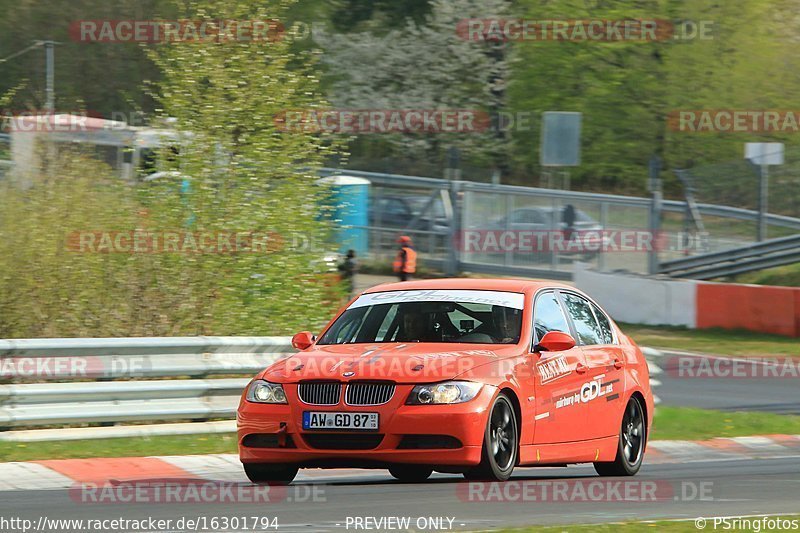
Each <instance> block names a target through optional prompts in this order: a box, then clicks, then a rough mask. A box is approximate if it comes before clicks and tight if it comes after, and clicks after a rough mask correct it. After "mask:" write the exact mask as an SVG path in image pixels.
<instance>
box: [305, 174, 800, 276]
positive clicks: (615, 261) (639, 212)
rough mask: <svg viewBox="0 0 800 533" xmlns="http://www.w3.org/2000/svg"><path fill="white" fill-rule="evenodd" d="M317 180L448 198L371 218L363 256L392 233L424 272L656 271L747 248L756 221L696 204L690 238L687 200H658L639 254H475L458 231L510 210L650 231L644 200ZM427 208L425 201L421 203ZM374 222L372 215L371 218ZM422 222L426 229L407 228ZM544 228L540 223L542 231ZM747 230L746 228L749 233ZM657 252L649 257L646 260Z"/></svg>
mask: <svg viewBox="0 0 800 533" xmlns="http://www.w3.org/2000/svg"><path fill="white" fill-rule="evenodd" d="M320 174H321V175H323V176H329V175H333V174H346V175H352V176H356V177H361V178H365V179H367V180H369V181H370V182H371V184H372V187H371V201H375V200H376V199H386V198H394V199H399V200H403V199H404V198H405V199H409V198H419V197H425V196H426V195H429V194H430V195H431V197H433V196H434V195H435V194H444V195H449V198H450V204H451V205H452V212H451V213H447V217H446V218H445V217H439V218H437V216H439V215H435V214H434V213H431V212H428V213H427V214H426V213H421V212H420V213H413V216H412V215H411V214H410V215H409V216H408V217H404V218H401V220H400V221H399V222H396V223H395V226H396V227H389V226H387V224H386V223H385V220H384V223H383V224H377V223H376V221H374V220H373V221H371V223H370V225H369V226H367V227H366V228H362V229H366V230H367V231H368V232H369V253H370V255H371V257H372V258H373V259H376V260H379V261H384V262H388V261H390V260H391V256H392V254H393V253H394V249H395V247H396V244H395V239H396V237H397V235H399V234H401V233H403V234H407V235H410V236H411V237H412V238H413V239H414V243H415V247H416V248H417V252H418V253H419V255H420V259H421V263H422V264H423V265H425V266H426V267H430V268H435V269H440V270H442V271H444V272H445V273H446V274H449V275H453V274H457V273H462V272H474V273H480V274H494V275H510V276H528V277H547V278H551V279H571V277H572V275H573V262H574V261H576V260H577V261H581V262H585V263H590V264H592V266H593V267H594V268H596V269H597V270H599V271H615V270H628V271H631V272H636V273H641V274H648V273H650V274H652V273H656V271H657V270H658V266H659V264H664V263H668V262H671V261H673V260H680V259H682V258H684V257H685V256H687V255H689V254H705V253H708V252H713V253H717V252H722V251H725V250H733V249H738V248H741V247H747V246H749V245H751V244H753V242H754V241H755V232H754V230H753V228H755V227H756V225H757V224H758V221H759V213H758V211H755V210H752V209H746V208H742V207H730V206H723V205H714V204H708V203H698V204H696V205H695V206H694V207H695V208H696V210H697V212H698V213H699V215H700V216H702V217H704V218H705V217H708V218H709V219H710V220H709V224H708V229H707V232H706V234H704V235H695V234H694V233H693V232H692V231H691V229H689V228H686V227H684V226H685V223H684V222H682V220H681V219H682V218H685V214H686V211H687V203H686V202H684V201H676V200H665V201H662V202H660V211H658V214H657V215H656V216H657V218H656V219H655V220H659V227H660V228H661V229H660V231H662V232H666V233H668V235H665V237H666V238H667V239H668V242H669V245H668V246H667V247H666V248H663V249H661V250H658V251H655V252H650V253H648V252H646V251H639V253H630V252H617V251H613V250H604V251H602V252H599V253H596V254H583V255H585V257H584V256H582V255H577V254H573V255H569V254H564V253H561V252H557V253H556V252H551V253H544V254H530V253H528V254H526V253H523V252H519V251H512V252H500V253H495V252H490V253H482V252H475V251H473V250H470V251H465V250H461V249H459V245H458V243H459V242H460V241H459V234H460V232H461V231H462V230H470V229H478V230H480V229H491V228H497V227H498V226H497V224H498V221H503V220H508V217H509V216H510V214H511V213H514V212H519V211H522V210H526V209H528V210H530V209H533V210H536V209H539V210H542V211H543V212H554V213H556V212H558V210H560V209H563V208H564V207H565V206H567V205H570V204H571V205H572V206H573V207H574V208H575V209H578V210H579V211H581V212H582V213H583V214H584V215H586V216H588V217H589V219H590V220H593V221H594V222H596V225H597V226H598V227H601V228H604V229H607V230H609V231H610V232H613V231H618V230H635V231H648V230H650V229H651V228H653V226H652V222H653V220H651V216H653V215H652V213H651V210H652V209H651V208H652V207H653V201H652V199H650V198H643V197H635V196H622V195H613V194H599V193H587V192H575V191H564V190H554V189H543V188H538V187H523V186H514V185H497V184H491V183H481V182H473V181H448V180H445V179H439V178H429V177H422V176H403V175H397V174H385V173H379V172H365V171H358V170H341V169H334V168H324V169H321V170H320ZM426 208H430V204H426ZM372 218H377V217H372ZM421 219H424V220H425V221H426V222H427V225H422V226H420V227H417V226H414V222H417V221H419V220H421ZM766 221H767V224H768V225H769V226H771V227H772V228H776V231H775V233H774V234H776V235H778V234H783V235H785V234H787V233H791V232H800V218H793V217H790V216H784V215H776V214H769V215H767V216H766ZM543 228H544V229H547V227H546V226H543ZM751 230H753V231H751ZM652 254H657V257H650V256H649V255H652Z"/></svg>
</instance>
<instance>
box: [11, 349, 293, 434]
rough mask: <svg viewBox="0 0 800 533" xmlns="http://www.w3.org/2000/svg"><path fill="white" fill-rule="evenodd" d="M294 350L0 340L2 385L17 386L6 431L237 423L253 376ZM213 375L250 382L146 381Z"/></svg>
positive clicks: (12, 396) (223, 380)
mask: <svg viewBox="0 0 800 533" xmlns="http://www.w3.org/2000/svg"><path fill="white" fill-rule="evenodd" d="M294 352H295V350H294V348H292V347H291V339H289V338H286V337H173V338H130V339H126V338H117V339H24V340H4V341H0V382H2V381H3V380H4V381H10V380H11V379H12V378H13V379H14V381H16V382H14V383H7V384H0V427H2V428H17V427H40V426H47V425H59V426H60V425H74V424H87V423H124V422H135V421H175V420H208V419H215V418H232V417H233V416H234V415H235V412H236V406H237V405H238V401H239V396H240V395H241V392H242V390H244V387H245V386H246V385H247V383H248V382H249V376H252V375H253V374H255V373H257V372H259V371H260V370H262V369H263V368H265V367H266V366H268V365H269V364H271V363H273V362H274V361H276V360H277V359H279V358H280V357H282V356H284V355H286V354H289V353H294ZM210 375H226V376H227V375H246V376H248V377H244V378H228V377H225V378H216V379H147V378H169V377H177V376H181V377H191V378H197V377H205V376H210ZM123 379H124V380H127V381H120V380H123ZM33 380H36V381H39V382H37V383H28V382H27V381H33ZM43 380H47V381H46V382H44V383H43V382H41V381H43ZM113 380H116V381H113ZM19 381H22V382H19ZM63 381H68V382H63Z"/></svg>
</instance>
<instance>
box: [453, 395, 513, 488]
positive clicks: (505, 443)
mask: <svg viewBox="0 0 800 533" xmlns="http://www.w3.org/2000/svg"><path fill="white" fill-rule="evenodd" d="M518 453H519V430H518V429H517V417H516V414H515V413H514V407H513V406H512V405H511V400H509V399H508V396H506V395H505V394H500V395H498V396H497V398H496V399H495V401H494V404H492V408H491V409H489V419H488V421H487V422H486V432H485V433H484V436H483V450H482V451H481V462H480V464H479V465H478V466H476V467H473V468H470V469H469V470H467V471H466V472H464V477H465V478H467V479H470V480H488V481H506V480H507V479H508V478H510V477H511V474H512V473H513V472H514V467H515V466H516V464H517V455H518Z"/></svg>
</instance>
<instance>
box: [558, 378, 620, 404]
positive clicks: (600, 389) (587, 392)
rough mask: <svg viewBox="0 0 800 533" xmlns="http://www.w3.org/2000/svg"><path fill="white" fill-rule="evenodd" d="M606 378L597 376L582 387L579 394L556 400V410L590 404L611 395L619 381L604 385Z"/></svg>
mask: <svg viewBox="0 0 800 533" xmlns="http://www.w3.org/2000/svg"><path fill="white" fill-rule="evenodd" d="M604 377H605V376H597V377H596V378H595V379H593V380H592V381H589V382H586V383H584V384H583V385H581V388H580V390H578V391H577V392H574V393H572V394H567V395H566V396H562V397H561V398H559V399H558V400H556V409H561V408H562V407H569V406H571V405H577V404H579V403H589V402H591V401H592V400H595V399H597V398H601V397H603V396H606V395H610V394H611V393H612V392H614V383H616V381H617V380H615V381H612V382H608V383H603V378H604ZM609 398H610V396H609Z"/></svg>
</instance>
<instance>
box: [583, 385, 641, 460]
mask: <svg viewBox="0 0 800 533" xmlns="http://www.w3.org/2000/svg"><path fill="white" fill-rule="evenodd" d="M646 442H647V425H646V424H645V417H644V407H643V406H642V402H641V400H639V398H637V397H636V396H634V397H632V398H631V399H630V400H629V401H628V405H627V406H626V407H625V413H624V414H623V415H622V426H621V427H620V432H619V443H618V445H617V457H616V458H615V459H614V461H613V462H611V463H594V469H595V471H597V473H598V474H600V475H601V476H635V475H636V473H637V472H639V469H640V468H641V467H642V460H643V459H644V448H645V444H646Z"/></svg>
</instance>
